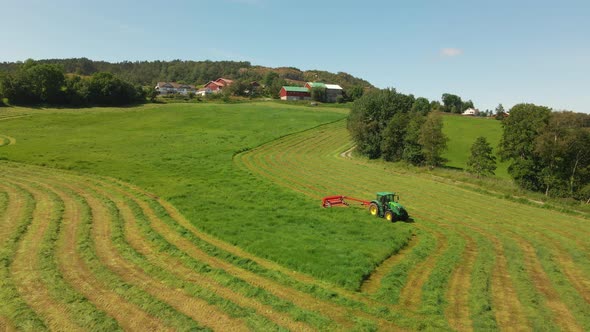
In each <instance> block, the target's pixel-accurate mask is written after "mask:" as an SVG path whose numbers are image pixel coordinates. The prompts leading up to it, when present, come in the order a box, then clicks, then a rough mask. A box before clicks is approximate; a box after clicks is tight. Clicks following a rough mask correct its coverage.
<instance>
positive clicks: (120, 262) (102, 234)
mask: <svg viewBox="0 0 590 332" xmlns="http://www.w3.org/2000/svg"><path fill="white" fill-rule="evenodd" d="M78 194H80V195H81V196H82V197H83V198H84V199H86V200H87V201H88V202H89V204H90V206H91V208H92V214H93V216H94V219H95V220H111V222H95V223H94V224H93V232H92V237H93V239H94V241H95V244H96V253H97V255H98V257H99V259H100V260H101V261H102V263H103V264H105V265H106V266H107V267H108V268H109V269H110V270H111V271H113V272H115V273H116V274H117V275H119V277H121V278H122V279H123V280H125V281H126V282H129V283H130V284H134V285H136V286H137V287H140V288H141V289H143V290H144V291H146V292H147V293H149V294H151V295H152V296H154V297H155V298H158V299H160V300H161V301H163V302H165V303H168V304H169V305H170V306H172V307H173V308H175V309H176V310H177V311H179V312H182V313H183V314H185V315H187V316H189V317H191V318H193V319H194V320H196V321H197V322H199V323H203V324H207V326H209V327H211V328H213V329H217V330H226V329H228V328H229V329H232V330H236V331H240V330H247V327H246V325H245V323H244V322H243V321H240V320H235V319H233V318H231V317H229V316H228V315H227V314H225V313H223V312H220V311H219V310H218V309H217V308H215V307H214V306H212V305H210V304H208V303H206V302H205V301H204V300H201V299H198V298H193V297H191V296H188V295H187V294H186V293H184V292H183V291H181V290H178V289H173V288H170V287H167V286H166V285H164V284H163V283H161V282H160V281H159V280H157V279H155V278H152V277H151V276H150V275H148V274H147V273H146V272H144V271H143V269H141V268H140V267H138V266H136V265H134V264H133V263H131V262H129V261H128V260H126V259H125V258H123V257H122V256H121V255H120V254H119V252H118V251H117V250H116V249H115V248H114V247H113V245H112V244H111V240H112V237H113V227H114V225H113V224H112V223H113V222H114V221H115V220H114V218H112V217H111V216H112V212H110V211H109V210H110V209H109V207H108V205H107V204H105V203H108V204H112V201H110V199H109V198H107V197H102V198H101V199H100V200H99V199H98V198H96V197H95V196H94V195H93V194H90V193H89V190H88V189H86V190H85V191H84V192H80V193H78Z"/></svg>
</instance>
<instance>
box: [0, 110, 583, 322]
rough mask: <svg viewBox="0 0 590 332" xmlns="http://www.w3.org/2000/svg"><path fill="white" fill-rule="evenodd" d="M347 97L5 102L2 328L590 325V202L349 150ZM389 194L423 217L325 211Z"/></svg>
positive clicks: (0, 117) (0, 157) (0, 116)
mask: <svg viewBox="0 0 590 332" xmlns="http://www.w3.org/2000/svg"><path fill="white" fill-rule="evenodd" d="M346 113H347V111H346V110H344V109H340V108H330V107H318V108H312V107H302V106H293V105H285V104H282V103H273V102H268V103H261V102H259V103H248V104H211V103H209V104H164V105H157V104H151V105H144V106H140V107H128V108H118V109H117V108H93V109H76V110H69V109H43V110H40V109H27V108H10V109H8V110H7V112H6V113H5V114H4V113H0V121H1V122H0V124H1V126H0V240H1V241H0V260H1V261H2V262H3V264H0V302H2V304H3V305H2V306H0V330H9V331H10V330H35V331H46V330H108V331H115V330H126V331H134V330H146V329H150V330H189V329H192V330H198V329H207V328H208V329H211V330H216V331H227V330H232V331H234V330H235V331H248V330H253V331H260V330H264V331H280V330H296V331H302V330H320V331H324V330H330V331H332V330H337V331H338V330H347V331H349V330H359V331H375V330H383V331H391V330H437V331H438V330H460V331H471V330H485V331H490V330H507V329H516V330H552V331H553V330H568V331H582V330H588V329H589V328H590V318H589V317H588V315H587V312H589V310H590V306H589V304H588V303H590V302H589V296H588V294H590V288H589V285H590V284H589V283H588V277H587V276H588V271H589V266H590V263H589V260H588V257H589V256H588V253H589V252H590V247H589V246H588V243H587V240H586V239H587V238H588V236H590V227H589V226H588V223H587V221H588V218H587V216H585V215H582V214H580V215H571V214H565V213H562V212H559V211H556V210H552V209H543V208H540V207H538V206H536V205H531V204H522V203H521V202H519V201H513V200H509V199H506V198H505V197H503V196H498V195H493V194H490V193H486V192H485V191H480V190H478V189H477V188H472V187H470V186H462V185H461V183H458V182H456V181H447V180H445V179H444V178H439V177H433V176H432V175H431V174H420V173H413V172H410V171H407V170H404V169H403V168H398V167H397V166H396V164H395V163H385V162H383V161H380V160H367V159H364V158H356V157H353V156H350V155H347V154H344V155H343V154H342V152H343V151H347V150H349V149H350V148H351V147H352V145H353V143H352V142H351V139H350V135H349V133H348V131H347V130H346V121H345V117H346ZM459 119H460V118H450V117H449V118H447V119H446V120H447V121H449V120H452V121H455V122H453V125H451V126H449V127H453V126H454V125H457V126H454V127H457V128H458V127H459V126H458V123H459V122H461V121H463V120H459ZM464 121H468V120H467V119H466V120H464ZM469 121H475V119H470V120H469ZM220 123H223V124H224V125H223V126H220V125H219V124H220ZM489 123H490V124H489V125H490V126H494V125H492V124H493V123H495V122H489ZM480 124H481V125H482V126H486V125H488V124H487V123H486V124H484V122H481V123H480ZM482 128H483V127H482ZM481 130H482V131H484V130H487V129H485V128H484V129H481ZM451 131H453V130H451ZM382 190H395V191H396V192H398V194H400V196H401V202H402V203H403V204H404V206H405V207H406V208H407V209H408V211H409V213H410V217H411V218H412V219H411V221H410V222H407V223H404V222H396V223H389V222H385V221H384V219H381V218H375V217H372V216H370V215H369V214H368V212H367V211H366V210H365V209H364V208H354V207H351V208H331V209H323V208H320V198H321V197H323V196H326V195H334V194H344V195H350V196H353V197H359V198H364V199H370V198H371V197H374V195H375V192H377V191H382ZM498 207H501V208H498Z"/></svg>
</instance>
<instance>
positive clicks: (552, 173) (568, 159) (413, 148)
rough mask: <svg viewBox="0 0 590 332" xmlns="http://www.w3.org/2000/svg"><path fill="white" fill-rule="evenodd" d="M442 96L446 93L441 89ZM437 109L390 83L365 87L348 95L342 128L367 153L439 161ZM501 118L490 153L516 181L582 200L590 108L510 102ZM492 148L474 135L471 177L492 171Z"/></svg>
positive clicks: (589, 164)
mask: <svg viewBox="0 0 590 332" xmlns="http://www.w3.org/2000/svg"><path fill="white" fill-rule="evenodd" d="M451 99H452V98H451ZM444 100H447V101H448V95H443V101H444ZM459 101H460V99H458V101H457V103H459ZM448 106H451V109H452V110H451V111H450V112H451V113H454V112H455V111H454V109H456V107H457V106H456V105H453V103H450V102H449V103H447V102H445V105H444V106H442V108H443V110H445V108H446V109H447V111H449V107H448ZM500 107H501V105H500ZM500 107H499V108H500ZM438 110H440V108H439V107H437V105H436V104H435V103H429V102H428V100H425V98H414V96H412V95H404V94H401V93H398V92H397V91H395V90H394V89H386V90H380V91H372V92H370V93H368V94H365V95H364V96H363V97H361V98H359V99H358V100H357V101H355V103H354V105H353V107H352V110H351V113H350V115H349V118H348V129H349V131H350V133H351V135H352V137H353V139H354V141H355V143H356V146H357V150H358V152H360V153H361V154H363V155H365V156H367V157H369V158H371V159H377V158H382V159H384V160H386V161H403V162H407V163H410V164H413V165H418V166H421V165H426V166H430V167H437V166H443V165H444V164H445V160H444V158H442V154H443V152H444V150H445V149H446V143H447V141H448V138H447V137H446V136H445V134H444V133H443V130H442V126H443V121H442V118H441V113H440V112H438ZM498 114H500V115H501V114H503V109H501V111H500V112H498ZM502 118H503V121H502V127H503V134H502V138H501V141H500V144H499V146H498V154H499V157H500V160H501V161H508V162H509V163H510V166H509V167H508V173H509V174H510V176H511V177H512V178H513V179H514V181H515V182H516V183H517V184H518V185H519V186H520V187H522V188H524V189H528V190H532V191H539V192H544V193H545V195H547V196H555V197H572V198H575V199H580V200H584V201H587V202H590V115H588V114H583V113H574V112H552V111H551V109H549V108H548V107H544V106H537V105H534V104H517V105H515V106H514V107H512V108H511V109H510V116H507V117H505V118H504V117H503V116H502V117H500V119H502ZM490 121H493V120H490ZM492 151H493V147H492V146H491V145H490V144H489V143H488V142H487V140H486V139H485V138H484V137H479V138H477V139H476V140H475V142H474V143H473V146H472V148H471V156H470V158H469V160H468V161H467V164H466V165H465V166H466V167H465V168H466V170H467V171H469V172H471V173H473V174H475V175H477V176H478V177H481V176H486V175H493V174H494V171H495V169H496V156H495V155H494V154H493V152H492Z"/></svg>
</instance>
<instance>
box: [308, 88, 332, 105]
mask: <svg viewBox="0 0 590 332" xmlns="http://www.w3.org/2000/svg"><path fill="white" fill-rule="evenodd" d="M327 97H328V95H327V93H326V88H322V87H319V86H314V87H312V88H311V99H312V100H315V101H319V102H325V101H326V98H327Z"/></svg>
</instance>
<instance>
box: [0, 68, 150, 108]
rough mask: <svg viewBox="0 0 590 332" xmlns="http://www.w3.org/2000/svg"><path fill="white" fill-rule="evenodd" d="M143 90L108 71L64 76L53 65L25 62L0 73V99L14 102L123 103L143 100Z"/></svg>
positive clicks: (20, 103)
mask: <svg viewBox="0 0 590 332" xmlns="http://www.w3.org/2000/svg"><path fill="white" fill-rule="evenodd" d="M146 93H147V91H146V90H144V89H143V88H142V86H141V85H133V84H131V83H130V82H127V81H125V80H123V79H121V78H118V77H117V76H115V75H113V74H112V73H107V72H96V73H94V74H92V75H91V76H80V75H71V74H70V75H66V74H65V73H64V68H63V67H62V66H60V65H56V64H46V63H40V62H36V61H32V60H29V61H26V62H25V63H23V64H21V65H20V66H18V68H17V69H16V70H13V71H11V72H9V73H6V72H0V101H1V100H3V99H4V98H7V99H8V100H9V101H10V103H11V104H18V105H34V104H48V105H71V106H88V105H105V106H115V105H127V104H132V103H137V102H144V101H145V99H146Z"/></svg>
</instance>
